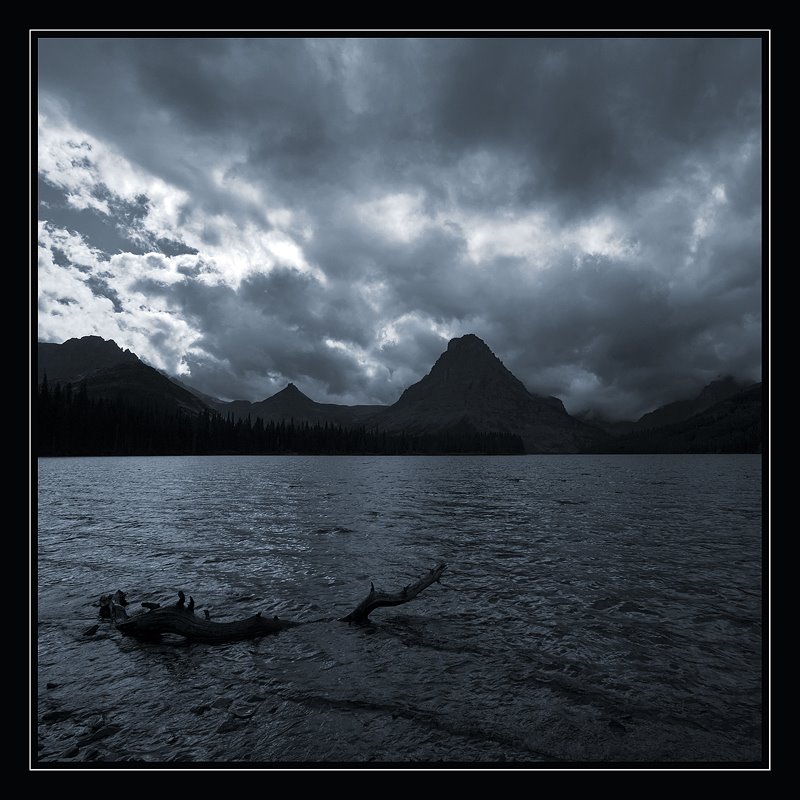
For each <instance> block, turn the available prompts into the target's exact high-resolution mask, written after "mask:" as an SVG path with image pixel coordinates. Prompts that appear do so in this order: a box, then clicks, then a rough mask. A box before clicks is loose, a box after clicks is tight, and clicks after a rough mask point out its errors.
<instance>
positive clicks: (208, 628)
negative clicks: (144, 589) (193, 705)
mask: <svg viewBox="0 0 800 800" xmlns="http://www.w3.org/2000/svg"><path fill="white" fill-rule="evenodd" d="M123 597H124V596H123ZM178 597H179V598H180V599H179V600H178V602H177V603H176V604H175V605H174V606H166V607H160V606H158V604H156V603H148V604H147V606H156V608H151V609H150V610H149V611H147V612H146V613H142V614H133V615H128V612H127V611H126V610H125V607H124V606H122V605H120V604H119V603H117V602H116V599H117V596H116V595H114V596H113V597H112V596H110V595H104V596H103V597H101V598H100V603H101V605H100V613H101V616H106V615H105V614H104V613H103V609H104V608H107V609H108V612H107V616H109V617H110V618H111V620H112V622H113V623H114V624H115V625H116V626H117V630H119V631H120V632H121V633H123V634H124V635H126V636H135V637H136V638H138V639H157V638H159V637H160V636H161V634H163V633H176V634H178V635H180V636H185V637H186V638H187V639H191V640H192V641H193V642H208V643H222V642H235V641H237V640H239V639H254V638H256V637H258V636H267V635H268V634H270V633H277V632H278V631H282V630H283V629H284V628H293V627H294V626H295V625H297V624H299V623H297V622H291V621H289V620H285V619H278V618H277V617H273V618H272V619H268V618H265V617H262V616H261V613H260V612H259V613H258V614H254V615H253V616H252V617H247V618H246V619H239V620H235V621H234V622H211V621H210V619H209V615H208V611H206V613H205V616H204V617H203V618H200V617H198V616H196V615H195V613H194V600H193V599H192V598H191V597H190V598H189V605H188V606H187V605H185V596H184V594H183V592H178ZM104 601H105V602H104ZM143 605H144V604H143Z"/></svg>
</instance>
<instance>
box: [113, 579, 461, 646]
mask: <svg viewBox="0 0 800 800" xmlns="http://www.w3.org/2000/svg"><path fill="white" fill-rule="evenodd" d="M444 569H445V565H444V564H439V566H438V567H435V568H434V569H432V570H430V571H429V572H426V573H425V574H424V575H423V576H422V577H421V578H420V579H419V580H417V581H416V582H415V583H412V584H409V585H407V586H404V587H403V588H402V589H401V590H400V591H399V592H394V593H391V592H383V591H380V590H376V589H375V586H374V585H373V584H370V592H369V594H368V595H367V596H366V597H365V598H364V599H363V600H362V601H361V602H360V603H359V604H358V605H357V606H356V608H355V609H353V611H351V612H350V613H349V614H348V615H347V616H346V617H342V619H341V620H340V622H347V623H348V624H350V623H363V622H366V621H367V618H368V617H369V615H370V614H371V613H372V612H373V611H374V610H375V609H376V608H381V607H383V606H399V605H402V604H403V603H408V602H409V601H410V600H413V599H414V598H415V597H416V596H417V595H418V594H419V593H420V592H421V591H422V590H423V589H427V587H428V586H430V585H431V584H432V583H435V582H437V581H438V580H439V578H440V577H441V575H442V573H443V572H444ZM178 597H179V600H178V602H177V603H176V604H175V605H172V606H163V607H160V606H158V604H157V603H143V604H142V605H143V606H145V607H146V608H148V609H149V610H148V611H146V612H144V613H140V614H132V615H129V614H128V612H127V611H126V609H125V607H126V606H127V605H128V601H127V600H126V598H125V594H124V593H123V592H121V591H119V590H118V591H117V592H115V593H114V594H113V595H110V594H105V595H102V596H101V597H100V616H101V617H104V618H109V619H111V621H112V622H113V623H114V625H116V627H117V629H118V630H119V631H120V632H121V633H123V634H125V635H126V636H134V637H136V638H138V639H157V638H159V637H160V636H161V635H162V634H164V633H175V634H178V635H180V636H185V637H186V638H187V639H190V640H191V641H193V642H207V643H222V642H234V641H237V640H239V639H253V638H255V637H257V636H266V635H268V634H270V633H278V631H282V630H284V629H285V628H293V627H295V626H297V625H300V624H302V623H300V622H292V621H291V620H286V619H278V617H272V619H269V618H266V617H262V616H261V614H260V613H258V614H254V615H253V616H252V617H247V618H246V619H240V620H235V621H233V622H212V621H211V620H210V619H209V617H208V614H207V613H206V617H205V619H203V618H201V617H198V616H197V615H196V614H195V613H194V600H193V599H192V598H191V597H190V598H189V604H188V605H187V604H186V602H185V601H186V597H185V595H184V593H183V592H178Z"/></svg>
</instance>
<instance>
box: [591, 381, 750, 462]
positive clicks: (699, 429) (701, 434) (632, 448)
mask: <svg viewBox="0 0 800 800" xmlns="http://www.w3.org/2000/svg"><path fill="white" fill-rule="evenodd" d="M761 395H762V387H761V384H760V383H757V384H755V385H753V386H749V387H748V388H746V389H743V390H740V391H738V392H736V393H735V394H734V395H733V396H729V397H727V398H726V399H724V400H721V401H720V402H717V403H713V404H712V405H711V406H709V407H707V408H705V409H703V410H702V411H700V412H699V413H698V414H694V415H693V416H691V417H689V418H688V419H683V420H681V421H679V422H674V423H672V424H669V425H662V426H660V427H658V428H643V429H641V430H636V431H633V432H632V433H628V434H624V435H622V436H614V437H609V438H608V439H606V440H605V442H602V443H600V444H599V445H595V446H594V447H593V448H591V452H597V453H759V452H761V413H762V411H761V406H762V403H761ZM672 405H674V404H672Z"/></svg>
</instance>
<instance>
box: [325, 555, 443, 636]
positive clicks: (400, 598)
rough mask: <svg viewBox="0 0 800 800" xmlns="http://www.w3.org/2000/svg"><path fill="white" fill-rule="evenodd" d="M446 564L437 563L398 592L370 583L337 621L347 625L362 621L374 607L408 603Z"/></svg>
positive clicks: (364, 620)
mask: <svg viewBox="0 0 800 800" xmlns="http://www.w3.org/2000/svg"><path fill="white" fill-rule="evenodd" d="M446 566H447V565H446V564H439V566H438V567H434V568H433V569H432V570H430V571H428V572H426V573H425V574H424V575H423V576H422V577H421V578H420V579H419V580H418V581H416V582H415V583H411V584H408V585H407V586H404V587H403V588H402V589H401V590H400V591H399V592H384V591H382V590H380V589H376V588H375V584H373V583H370V585H369V594H368V595H367V596H366V597H365V598H364V599H363V600H362V601H361V602H360V603H359V604H358V605H357V606H356V607H355V608H354V609H353V610H352V611H351V612H350V613H349V614H348V615H347V616H346V617H342V618H341V620H339V621H340V622H346V623H347V624H348V625H351V624H353V623H355V624H359V623H363V622H366V621H367V618H368V617H369V615H370V614H371V613H372V612H373V611H374V610H375V609H376V608H384V607H386V606H399V605H402V604H403V603H408V602H409V601H411V600H413V599H414V598H415V597H416V596H417V595H418V594H419V593H420V592H421V591H422V590H423V589H427V588H428V587H429V586H430V585H431V584H432V583H436V582H438V580H439V578H441V577H442V573H443V572H444V570H445V567H446Z"/></svg>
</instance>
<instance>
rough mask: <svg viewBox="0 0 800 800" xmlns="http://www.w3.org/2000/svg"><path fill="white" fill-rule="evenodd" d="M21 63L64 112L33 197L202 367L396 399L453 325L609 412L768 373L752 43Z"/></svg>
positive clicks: (135, 50) (168, 46) (246, 388)
mask: <svg viewBox="0 0 800 800" xmlns="http://www.w3.org/2000/svg"><path fill="white" fill-rule="evenodd" d="M38 58H39V81H40V92H41V107H42V113H43V114H44V116H45V118H46V120H45V122H44V125H45V131H46V132H52V131H56V133H58V130H60V129H59V128H58V126H59V125H61V126H62V127H63V129H64V131H65V132H64V133H63V136H62V138H63V139H64V142H65V143H64V144H63V147H61V149H57V148H56V145H53V144H46V145H43V146H46V147H53V148H56V150H57V152H56V150H54V152H55V153H56V154H55V155H52V156H48V158H47V159H46V163H47V165H48V166H47V170H48V172H47V174H44V175H43V178H44V179H43V180H40V184H39V200H40V217H41V218H42V219H46V220H48V224H49V225H51V226H55V227H59V228H63V229H65V230H68V231H77V232H78V233H80V234H81V235H82V237H83V238H84V240H85V241H86V242H87V243H88V244H89V245H90V246H92V247H93V248H95V249H96V250H97V251H98V258H101V259H102V258H103V257H104V255H103V254H105V256H106V257H107V256H112V255H113V254H115V253H130V254H133V255H134V256H139V257H140V259H139V260H138V261H135V262H134V261H130V260H121V261H119V263H116V262H115V263H114V267H113V269H114V270H116V272H114V271H113V270H112V272H113V275H112V276H108V275H107V276H105V277H104V276H103V275H101V274H98V273H99V272H101V271H102V270H101V268H100V267H98V266H91V265H90V266H86V264H85V263H82V264H76V266H78V267H79V268H80V269H81V270H82V271H83V272H86V271H87V270H88V271H89V272H87V275H86V277H85V278H84V279H83V285H85V286H87V287H88V288H89V289H91V291H92V293H93V294H95V295H98V296H102V297H106V298H108V299H110V300H111V301H112V303H113V310H114V311H115V312H117V313H118V314H119V312H120V310H121V309H125V310H128V309H130V313H131V314H133V313H134V312H135V311H136V309H139V308H140V307H142V306H148V302H143V298H144V299H145V301H147V300H148V298H149V299H151V300H152V302H153V308H155V306H156V305H158V309H157V310H158V314H159V316H158V319H159V323H158V324H159V325H161V326H167V327H168V326H169V325H172V326H173V328H172V330H173V332H174V331H175V330H178V329H180V330H182V331H184V333H183V334H182V335H184V336H188V334H186V333H185V329H186V327H187V326H188V327H189V328H191V330H193V331H194V332H195V339H194V344H193V345H192V346H191V347H183V350H182V351H181V352H180V353H178V351H177V350H174V349H170V348H175V347H177V345H176V344H175V337H174V336H173V337H170V336H169V335H168V334H167V332H166V328H163V329H162V328H159V329H158V331H157V330H156V328H154V329H153V335H152V336H150V338H149V341H150V345H151V346H152V351H151V356H152V357H154V358H155V357H156V356H157V355H158V354H167V353H173V355H176V356H177V355H179V356H180V358H181V359H182V363H183V364H184V365H186V366H187V367H188V369H190V370H191V376H190V377H188V379H189V380H190V381H192V382H194V383H195V384H196V385H197V386H198V388H200V389H202V390H204V391H207V392H209V393H212V394H219V395H224V396H226V397H231V396H234V395H238V396H245V397H248V399H257V398H258V397H261V396H264V395H265V394H266V393H269V391H271V390H274V389H277V388H281V386H282V385H283V383H285V382H286V380H295V382H297V383H298V385H300V386H301V388H305V389H306V390H307V391H308V392H309V393H310V394H312V395H313V396H315V397H317V398H318V399H320V400H324V399H336V400H345V401H350V402H376V401H377V402H391V401H392V400H394V399H396V397H397V396H398V395H399V393H400V391H401V390H402V388H404V386H405V385H407V384H408V383H409V382H410V381H412V380H415V379H418V378H419V377H420V376H421V374H423V373H424V372H425V371H426V370H427V369H428V368H429V367H430V364H431V363H432V361H433V359H435V357H436V355H438V353H439V352H441V350H442V349H443V346H444V343H445V341H446V338H447V336H449V335H458V334H462V333H466V332H475V333H477V334H478V335H480V336H482V337H483V338H484V339H485V340H486V341H487V343H488V344H489V345H490V346H491V347H492V348H493V349H494V350H495V352H496V353H497V354H498V355H499V356H500V357H501V358H502V359H503V360H504V361H505V363H506V364H507V365H508V366H509V367H510V368H511V369H512V370H514V371H515V372H516V374H518V375H519V377H520V378H521V379H523V380H524V381H525V382H526V383H527V384H528V385H529V386H530V387H531V388H533V389H535V390H537V391H542V392H545V393H548V394H556V395H558V396H560V397H562V398H563V399H564V400H565V401H566V402H567V405H568V407H569V408H570V409H572V410H578V409H580V408H585V407H589V406H592V407H594V408H597V409H599V410H601V411H603V412H604V413H606V414H609V415H612V416H631V415H636V414H640V413H642V412H643V411H646V410H648V409H650V408H652V407H653V406H654V405H656V404H658V403H662V402H666V401H669V400H672V399H674V398H675V397H676V396H678V395H680V394H684V393H691V392H692V391H695V390H696V389H698V388H699V387H700V386H701V385H702V384H703V383H704V382H707V381H708V380H711V379H713V378H715V377H717V375H719V374H726V373H731V372H732V373H734V374H737V375H739V376H740V377H749V378H757V377H758V376H759V374H760V352H761V329H760V325H761V319H760V307H761V229H760V217H761V198H760V192H761V81H762V76H761V41H760V40H759V39H757V38H750V39H748V38H739V39H732V38H715V37H713V36H710V37H703V38H689V37H687V38H680V39H670V38H656V39H645V38H640V39H636V38H626V39H606V38H600V37H598V38H591V39H551V38H543V39H493V38H488V37H487V38H477V39H435V38H431V39H357V40H344V39H322V40H311V41H307V40H300V39H289V38H286V39H203V38H199V39H189V38H181V39H110V40H104V39H49V40H48V39H44V40H40V41H39V43H38ZM68 126H71V127H68ZM76 131H77V133H76ZM81 132H83V133H81ZM54 136H55V134H54ZM56 138H57V137H56ZM90 140H91V141H90ZM47 141H48V142H50V141H51V140H50V139H48V140H47ZM53 141H55V139H53ZM92 143H94V145H93V144H92ZM103 148H107V149H108V152H109V153H113V158H112V156H109V155H105V156H104V154H103V152H100V151H101V150H102V149H103ZM120 159H121V160H123V161H124V162H125V163H126V164H129V165H131V169H134V170H138V171H140V172H141V174H142V175H144V176H149V178H148V179H147V180H149V181H150V183H149V184H147V186H146V187H145V188H144V189H142V188H141V187H139V188H136V187H134V188H132V186H133V183H132V180H131V178H130V175H129V174H128V173H127V172H124V170H123V169H122V167H120V166H119V161H120ZM42 163H45V161H44V160H43V162H42ZM79 173H80V175H82V176H84V177H82V178H81V181H78V180H77V179H76V180H74V181H72V182H70V180H69V176H70V174H74V175H78V174H79ZM137 174H138V173H137ZM143 181H144V183H147V181H145V180H144V179H143ZM165 187H166V188H165ZM70 195H71V196H72V200H70V199H69V198H70ZM76 197H77V198H79V202H77V201H76V200H75V198H76ZM270 237H272V238H270ZM281 237H283V238H281ZM287 242H288V243H287ZM51 245H52V247H51ZM47 247H51V256H50V259H51V261H52V267H48V269H50V268H52V269H56V270H57V269H64V270H66V269H67V268H68V262H69V258H70V255H69V252H68V251H67V250H64V249H63V247H65V245H60V244H58V243H57V242H55V241H54V242H53V243H51V244H48V245H47ZM59 248H61V249H59ZM149 253H156V254H160V256H159V258H158V259H157V261H155V262H153V263H152V264H149V262H147V261H146V260H145V259H147V258H148V256H147V254H149ZM296 253H300V256H297V255H296ZM162 257H163V258H162ZM164 258H165V259H166V260H164ZM173 260H174V263H173ZM48 263H50V262H48ZM102 269H105V267H103V268H102ZM89 273H90V274H89ZM53 274H54V275H56V276H57V275H59V274H60V273H57V272H56V273H53ZM176 275H177V278H176V277H175V276H176ZM220 276H221V277H220ZM126 292H128V293H129V294H126ZM59 297H61V298H64V297H67V296H66V295H64V294H63V293H61V294H59ZM67 299H69V298H68V297H67ZM60 305H61V306H63V303H62V304H60ZM70 308H72V306H63V308H62V309H61V311H60V313H61V315H62V317H63V315H64V314H66V313H68V312H69V310H70ZM98 308H105V306H102V305H101V306H98ZM137 313H138V312H137ZM43 314H44V315H45V316H48V314H47V313H46V312H43ZM48 324H49V323H48ZM128 324H130V326H131V327H132V328H134V327H137V326H138V327H137V329H143V326H145V325H146V324H150V323H145V322H144V321H139V322H135V323H134V322H133V321H130V322H129V323H128ZM46 330H47V331H48V333H47V335H50V336H55V335H56V331H57V330H60V329H58V328H55V327H48V328H47V329H46ZM156 333H158V335H156ZM181 341H184V340H183V339H182V340H181ZM187 341H188V340H187ZM164 357H165V359H166V355H164Z"/></svg>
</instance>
